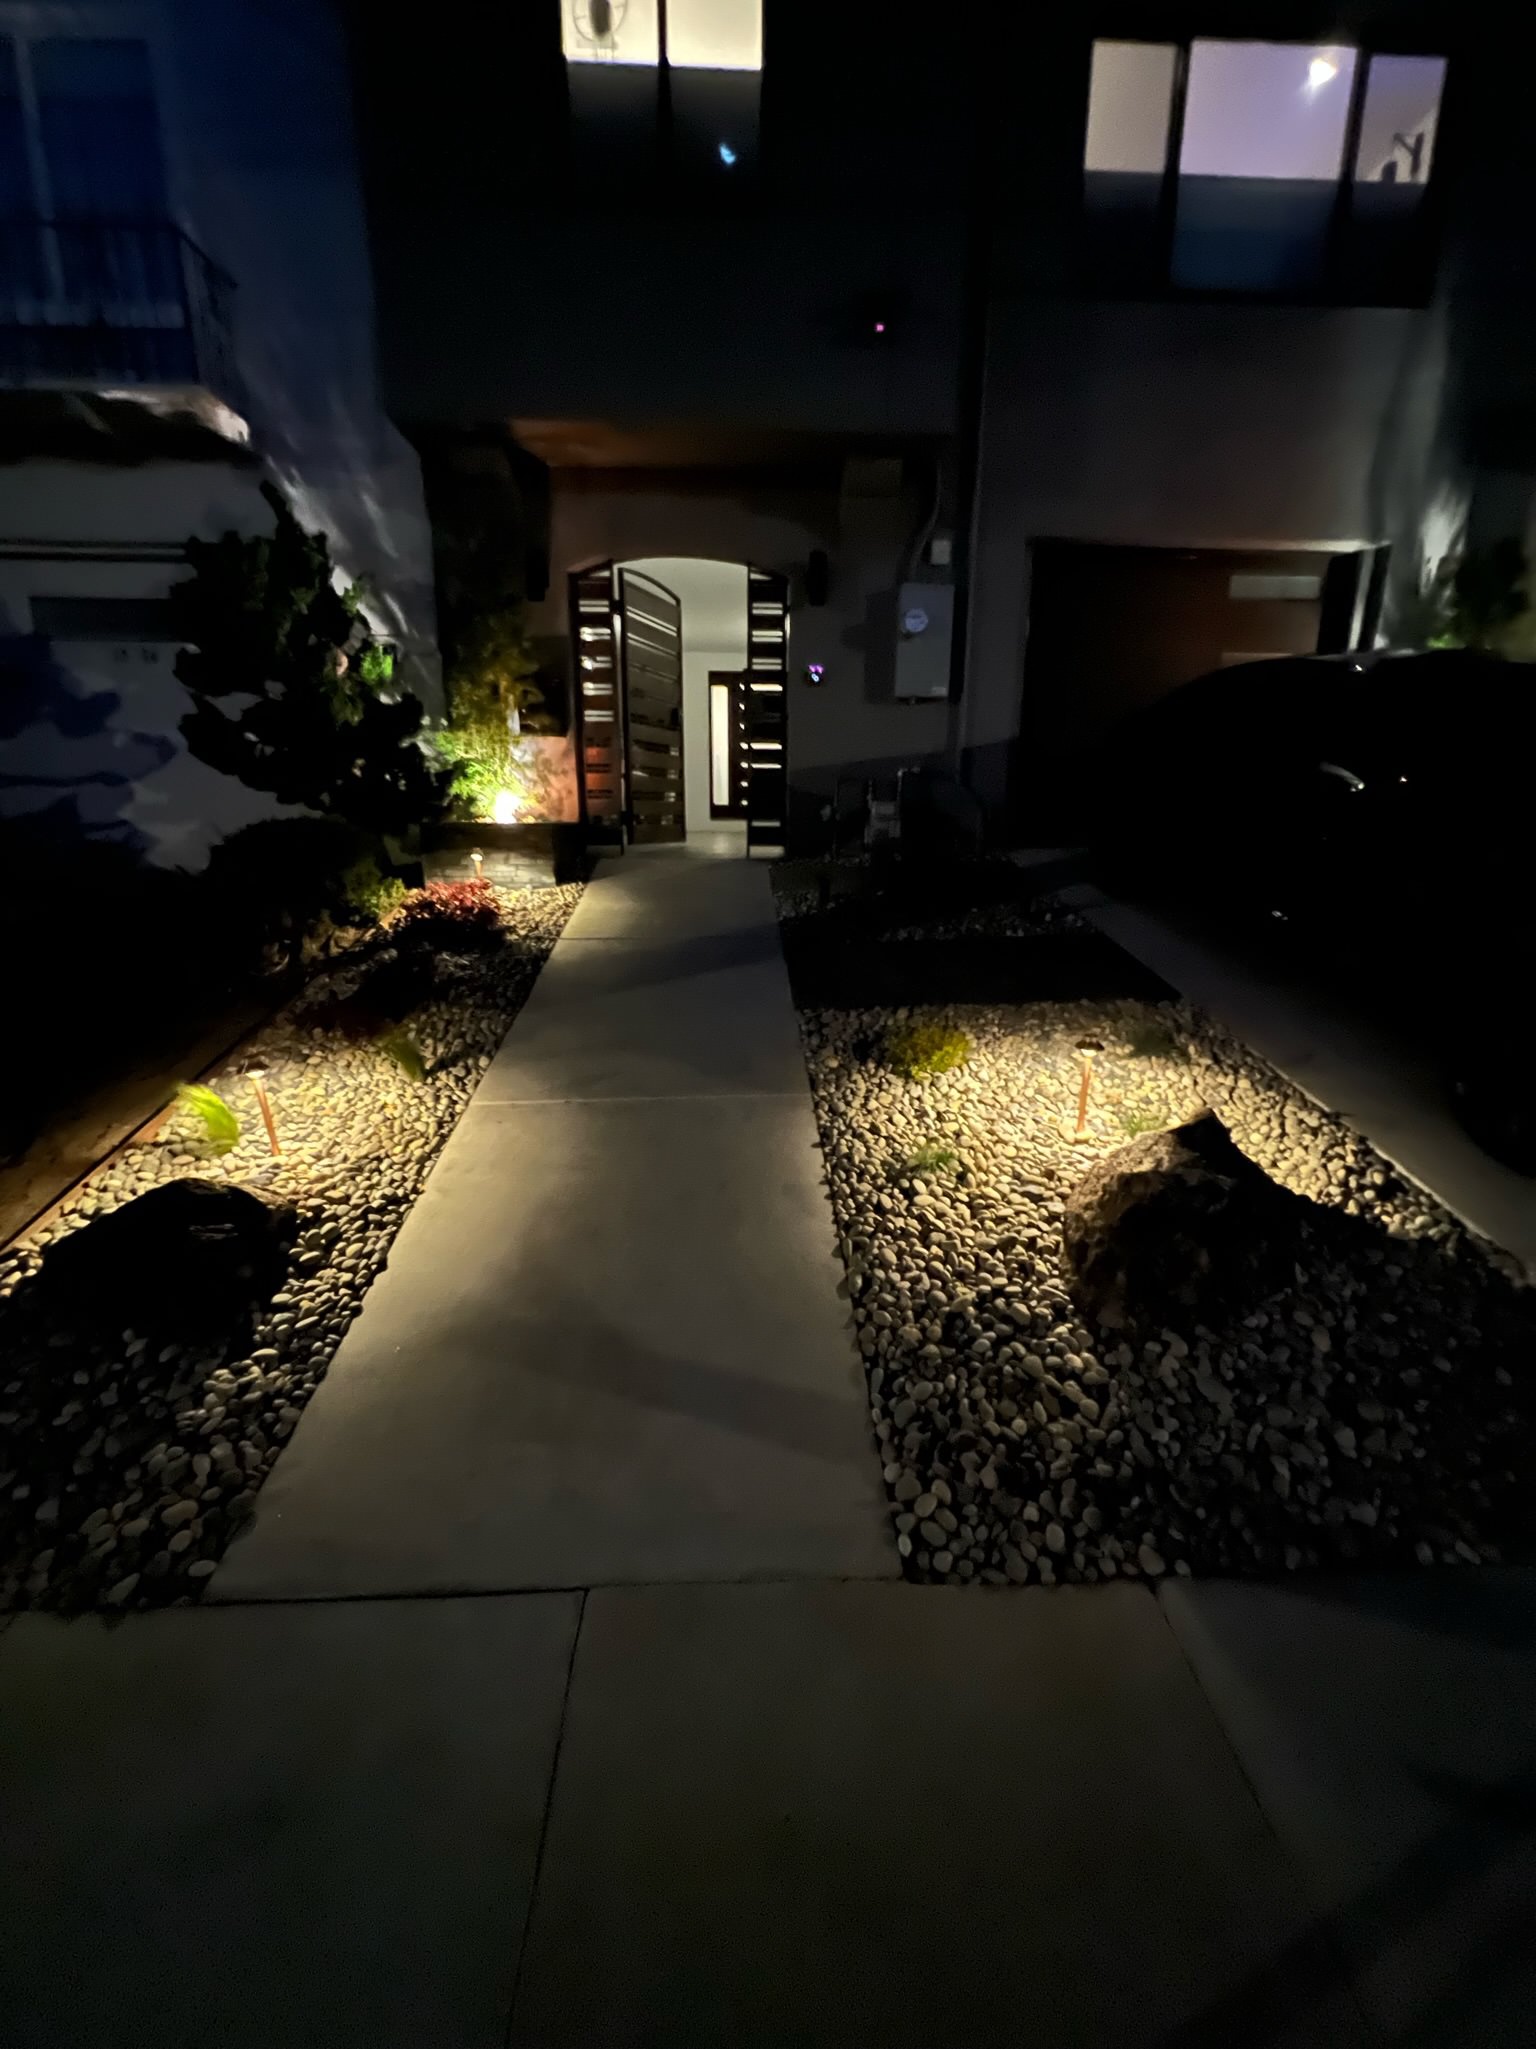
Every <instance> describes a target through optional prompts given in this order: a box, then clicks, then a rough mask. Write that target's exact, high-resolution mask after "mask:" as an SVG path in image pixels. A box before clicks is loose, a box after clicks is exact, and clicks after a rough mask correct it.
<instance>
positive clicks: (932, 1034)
mask: <svg viewBox="0 0 1536 2049" xmlns="http://www.w3.org/2000/svg"><path fill="white" fill-rule="evenodd" d="M970 1057H971V1038H970V1034H969V1032H963V1031H961V1029H960V1027H959V1026H958V1025H945V1024H899V1025H893V1026H892V1027H891V1029H890V1030H889V1031H888V1032H887V1033H886V1035H885V1058H886V1063H887V1065H888V1066H890V1067H893V1068H894V1069H895V1070H896V1072H897V1073H898V1074H904V1075H905V1076H906V1077H907V1079H908V1080H909V1081H915V1080H916V1079H917V1078H918V1076H920V1075H926V1074H947V1073H948V1072H949V1070H950V1069H951V1068H952V1067H963V1066H964V1065H965V1063H966V1061H967V1060H969V1059H970Z"/></svg>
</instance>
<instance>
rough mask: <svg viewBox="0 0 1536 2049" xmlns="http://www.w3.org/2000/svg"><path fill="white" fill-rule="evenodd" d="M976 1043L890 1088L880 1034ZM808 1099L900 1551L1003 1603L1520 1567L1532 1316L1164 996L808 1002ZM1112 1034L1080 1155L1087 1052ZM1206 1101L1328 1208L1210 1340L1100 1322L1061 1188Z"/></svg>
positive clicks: (1502, 1280) (1510, 1274) (1294, 1098)
mask: <svg viewBox="0 0 1536 2049" xmlns="http://www.w3.org/2000/svg"><path fill="white" fill-rule="evenodd" d="M918 1016H921V1017H925V1018H926V1017H934V1018H936V1019H940V1020H941V1021H943V1022H947V1023H955V1024H958V1025H960V1026H962V1027H963V1028H964V1029H965V1030H966V1031H967V1032H968V1033H969V1034H970V1035H971V1039H972V1052H971V1056H970V1059H969V1061H968V1063H967V1064H966V1065H964V1066H963V1067H960V1068H957V1069H954V1070H952V1071H951V1072H949V1073H946V1074H942V1075H937V1076H933V1077H929V1078H926V1079H918V1080H905V1079H902V1078H900V1077H899V1076H897V1075H896V1074H894V1073H892V1072H891V1071H890V1069H889V1068H888V1067H887V1066H886V1065H885V1064H884V1062H883V1060H882V1058H881V1048H882V1046H883V1043H884V1039H885V1034H886V1032H887V1031H888V1030H889V1028H890V1026H891V1024H892V1023H893V1022H895V1021H897V1020H899V1019H905V1018H909V1017H918ZM802 1030H803V1034H804V1041H805V1047H806V1055H807V1063H808V1067H809V1072H810V1077H811V1083H812V1089H813V1093H814V1096H815V1101H816V1110H817V1116H818V1119H819V1122H820V1128H821V1135H822V1143H823V1147H824V1151H825V1155H826V1160H827V1169H828V1178H829V1182H830V1187H831V1193H832V1201H833V1207H834V1211H835V1215H836V1220H837V1225H838V1229H839V1231H840V1233H841V1240H842V1252H843V1256H844V1260H845V1262H846V1266H847V1273H848V1288H849V1293H850V1297H851V1299H852V1302H853V1305H854V1317H855V1326H856V1331H857V1339H858V1344H859V1348H860V1350H861V1352H862V1353H863V1356H864V1359H865V1363H866V1368H867V1371H868V1377H869V1391H870V1400H871V1414H872V1417H873V1420H874V1425H875V1430H876V1433H877V1436H878V1438H879V1443H880V1449H881V1453H882V1457H883V1460H884V1472H885V1479H886V1483H887V1486H888V1489H889V1494H890V1504H891V1515H892V1520H893V1526H894V1533H895V1537H896V1543H897V1547H898V1549H899V1551H900V1553H901V1556H902V1558H903V1561H904V1566H905V1570H906V1571H907V1572H908V1574H909V1575H910V1576H911V1577H913V1578H916V1579H919V1580H924V1581H948V1582H963V1581H971V1580H974V1581H984V1582H987V1583H989V1584H994V1585H1002V1584H1007V1583H1014V1584H1024V1583H1039V1582H1044V1583H1047V1584H1049V1583H1052V1582H1061V1581H1092V1580H1102V1579H1113V1578H1119V1577H1129V1578H1145V1579H1155V1578H1157V1577H1159V1576H1161V1575H1162V1574H1164V1573H1178V1574H1186V1575H1188V1574H1209V1573H1224V1574H1232V1573H1256V1572H1263V1573H1274V1572H1277V1571H1287V1570H1289V1571H1297V1570H1306V1569H1311V1568H1321V1567H1325V1566H1327V1567H1339V1566H1353V1565H1361V1564H1372V1565H1380V1564H1394V1565H1407V1566H1413V1565H1415V1564H1419V1565H1455V1564H1477V1563H1482V1562H1491V1561H1494V1560H1497V1559H1499V1558H1500V1557H1503V1556H1506V1555H1520V1554H1523V1553H1528V1552H1529V1550H1530V1548H1531V1538H1532V1516H1531V1511H1530V1509H1529V1507H1528V1505H1527V1497H1528V1492H1529V1473H1530V1470H1531V1463H1532V1457H1533V1453H1536V1397H1533V1393H1532V1382H1531V1376H1530V1367H1531V1361H1532V1356H1533V1351H1536V1313H1533V1311H1536V1298H1533V1294H1532V1291H1531V1290H1530V1289H1529V1288H1528V1287H1526V1286H1524V1285H1522V1284H1521V1282H1522V1277H1521V1276H1519V1275H1518V1274H1517V1272H1516V1270H1515V1268H1514V1265H1513V1262H1512V1261H1510V1260H1508V1259H1507V1258H1506V1257H1505V1256H1503V1255H1501V1254H1499V1253H1497V1252H1495V1251H1494V1250H1493V1249H1492V1248H1490V1247H1488V1246H1486V1245H1484V1244H1482V1243H1481V1242H1479V1241H1475V1240H1473V1239H1471V1238H1470V1237H1469V1236H1468V1234H1467V1233H1466V1232H1465V1231H1464V1230H1463V1228H1462V1227H1461V1226H1460V1225H1459V1224H1458V1223H1457V1222H1456V1220H1455V1219H1454V1218H1453V1217H1451V1216H1450V1215H1449V1214H1448V1213H1447V1212H1445V1211H1444V1210H1443V1209H1441V1208H1440V1206H1439V1205H1438V1204H1437V1203H1435V1202H1434V1201H1433V1200H1432V1199H1430V1198H1429V1197H1428V1196H1426V1195H1425V1194H1424V1193H1423V1192H1422V1191H1421V1190H1420V1189H1418V1188H1417V1187H1415V1186H1414V1185H1413V1184H1411V1183H1410V1182H1408V1181H1406V1180H1405V1179H1404V1178H1403V1177H1402V1176H1401V1175H1400V1174H1398V1173H1397V1172H1396V1170H1395V1169H1393V1168H1392V1167H1391V1166H1390V1165H1389V1164H1388V1163H1387V1162H1385V1161H1384V1160H1382V1159H1381V1158H1380V1156H1379V1155H1377V1154H1376V1153H1375V1152H1374V1151H1373V1149H1372V1148H1371V1147H1370V1146H1369V1145H1368V1144H1367V1143H1366V1142H1365V1141H1364V1140H1363V1139H1361V1138H1360V1137H1359V1136H1358V1135H1357V1134H1355V1133H1354V1132H1353V1131H1351V1130H1350V1129H1349V1128H1348V1127H1347V1126H1346V1125H1344V1124H1343V1123H1342V1122H1341V1121H1340V1120H1339V1119H1337V1118H1336V1117H1333V1116H1331V1115H1330V1114H1328V1113H1327V1112H1325V1111H1323V1110H1322V1109H1320V1108H1319V1107H1317V1106H1316V1105H1315V1104H1313V1103H1311V1102H1310V1101H1309V1100H1308V1099H1307V1098H1305V1097H1304V1096H1303V1095H1301V1094H1300V1092H1299V1091H1297V1090H1296V1089H1295V1088H1293V1087H1292V1086H1291V1085H1290V1084H1289V1083H1288V1082H1286V1081H1285V1080H1284V1079H1283V1078H1282V1077H1281V1076H1279V1075H1277V1074H1276V1073H1274V1072H1273V1071H1272V1070H1270V1069H1268V1068H1266V1067H1265V1066H1264V1065H1263V1063H1262V1062H1260V1061H1258V1060H1257V1059H1256V1058H1255V1057H1254V1056H1253V1055H1252V1054H1251V1053H1249V1052H1248V1051H1247V1049H1246V1048H1244V1047H1242V1046H1240V1045H1238V1044H1237V1043H1236V1042H1234V1041H1233V1040H1231V1039H1230V1038H1228V1037H1227V1036H1226V1035H1225V1034H1223V1033H1222V1032H1221V1031H1220V1030H1219V1029H1218V1028H1216V1027H1215V1026H1213V1025H1212V1024H1211V1023H1210V1022H1209V1021H1207V1020H1205V1019H1203V1018H1202V1017H1200V1016H1199V1015H1197V1014H1194V1013H1192V1012H1189V1011H1187V1010H1185V1009H1183V1008H1182V1007H1178V1006H1157V1007H1153V1006H1149V1005H1146V1004H1142V1003H1131V1002H1095V1003H1050V1004H1038V1005H1032V1006H1023V1007H1019V1008H1010V1009H996V1008H988V1009H980V1008H963V1009H957V1010H951V1011H945V1012H942V1013H940V1012H915V1011H913V1012H907V1011H889V1010H887V1011H810V1012H807V1013H805V1014H804V1015H803V1017H802ZM1082 1038H1092V1039H1095V1040H1098V1041H1100V1042H1101V1043H1102V1045H1103V1047H1104V1049H1105V1050H1104V1051H1103V1053H1101V1054H1100V1055H1099V1056H1098V1059H1097V1066H1096V1072H1095V1079H1094V1089H1093V1094H1092V1098H1091V1102H1090V1111H1089V1118H1088V1130H1087V1137H1086V1142H1074V1141H1073V1139H1072V1138H1071V1136H1070V1135H1069V1132H1068V1127H1070V1126H1071V1124H1072V1123H1073V1122H1074V1119H1075V1112H1076V1106H1077V1093H1078V1083H1079V1077H1080V1073H1081V1056H1080V1055H1079V1053H1078V1052H1077V1051H1076V1044H1077V1041H1078V1040H1080V1039H1082ZM1207 1107H1208V1108H1211V1109H1214V1110H1215V1111H1216V1112H1217V1113H1218V1114H1219V1115H1220V1116H1221V1118H1222V1119H1223V1120H1224V1122H1225V1123H1226V1124H1227V1126H1228V1128H1229V1129H1230V1130H1231V1132H1232V1135H1233V1137H1234V1138H1235V1139H1236V1141H1237V1143H1238V1144H1239V1145H1240V1146H1241V1147H1242V1149H1243V1150H1244V1151H1245V1152H1247V1153H1248V1154H1249V1156H1250V1157H1251V1158H1252V1159H1254V1160H1255V1161H1256V1162H1257V1163H1258V1164H1259V1165H1260V1166H1261V1167H1263V1168H1264V1169H1265V1171H1266V1172H1268V1173H1269V1174H1270V1175H1271V1176H1272V1177H1273V1178H1274V1179H1275V1180H1277V1181H1280V1182H1282V1183H1284V1184H1285V1185H1286V1186H1288V1187H1290V1188H1292V1189H1294V1190H1296V1191H1297V1192H1298V1193H1301V1194H1304V1195H1308V1196H1310V1197H1312V1198H1313V1199H1314V1200H1315V1201H1316V1202H1317V1203H1319V1204H1320V1205H1323V1206H1324V1207H1323V1209H1322V1210H1321V1211H1320V1212H1319V1213H1318V1214H1317V1216H1316V1218H1315V1219H1313V1220H1310V1221H1308V1222H1307V1223H1306V1224H1305V1225H1304V1227H1303V1230H1302V1234H1301V1237H1300V1240H1299V1242H1298V1246H1297V1257H1296V1261H1295V1268H1294V1271H1295V1281H1294V1285H1293V1286H1288V1287H1286V1288H1284V1289H1283V1290H1282V1291H1281V1292H1280V1293H1279V1294H1278V1295H1275V1296H1273V1297H1271V1298H1270V1299H1269V1300H1268V1301H1267V1302H1265V1303H1264V1304H1263V1305H1262V1307H1260V1308H1259V1309H1257V1310H1256V1311H1254V1312H1253V1313H1251V1314H1249V1315H1247V1316H1246V1317H1243V1318H1241V1319H1240V1320H1234V1321H1233V1322H1231V1323H1230V1324H1227V1325H1223V1324H1221V1323H1220V1322H1219V1321H1218V1322H1216V1323H1214V1324H1213V1325H1211V1326H1207V1325H1206V1324H1203V1323H1201V1322H1199V1321H1197V1320H1195V1319H1194V1318H1193V1316H1192V1317H1191V1318H1190V1319H1189V1320H1188V1322H1187V1324H1186V1325H1185V1327H1182V1328H1178V1329H1171V1328H1165V1329H1159V1330H1156V1331H1137V1332H1135V1333H1128V1332H1124V1331H1120V1330H1107V1329H1100V1328H1097V1327H1095V1328H1089V1327H1088V1326H1087V1325H1086V1324H1085V1323H1084V1322H1083V1321H1082V1320H1081V1319H1080V1316H1079V1313H1078V1311H1077V1309H1076V1307H1075V1305H1074V1303H1073V1301H1072V1298H1071V1296H1070V1294H1069V1292H1068V1287H1067V1279H1066V1272H1065V1268H1064V1264H1063V1260H1062V1254H1061V1220H1062V1211H1063V1205H1064V1201H1065V1199H1066V1197H1067V1195H1068V1193H1069V1192H1070V1190H1071V1189H1072V1187H1073V1186H1074V1185H1075V1184H1076V1182H1077V1181H1078V1180H1079V1179H1080V1178H1081V1176H1082V1175H1083V1174H1084V1173H1085V1172H1086V1170H1087V1168H1088V1167H1089V1166H1090V1165H1091V1164H1092V1163H1093V1162H1094V1161H1095V1160H1096V1159H1099V1158H1102V1157H1103V1156H1104V1155H1105V1154H1106V1153H1107V1152H1108V1151H1110V1150H1111V1149H1113V1148H1114V1147H1116V1146H1118V1145H1121V1144H1124V1143H1125V1142H1126V1140H1127V1139H1128V1138H1129V1137H1130V1136H1133V1135H1135V1134H1137V1133H1139V1132H1141V1131H1144V1130H1148V1129H1155V1128H1159V1127H1161V1126H1162V1125H1164V1124H1171V1123H1178V1122H1181V1121H1183V1119H1185V1118H1186V1117H1188V1116H1190V1115H1193V1114H1195V1113H1196V1112H1197V1111H1198V1110H1200V1109H1202V1108H1207Z"/></svg>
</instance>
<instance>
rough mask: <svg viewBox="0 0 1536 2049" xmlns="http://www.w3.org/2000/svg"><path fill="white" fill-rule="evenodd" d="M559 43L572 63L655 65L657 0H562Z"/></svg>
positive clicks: (658, 50)
mask: <svg viewBox="0 0 1536 2049" xmlns="http://www.w3.org/2000/svg"><path fill="white" fill-rule="evenodd" d="M560 17H561V19H560V28H561V42H562V44H563V45H564V49H565V55H566V60H567V62H569V63H571V64H655V63H656V62H657V61H658V60H659V58H660V55H661V34H660V29H659V27H658V25H657V18H656V0H561V8H560Z"/></svg>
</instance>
